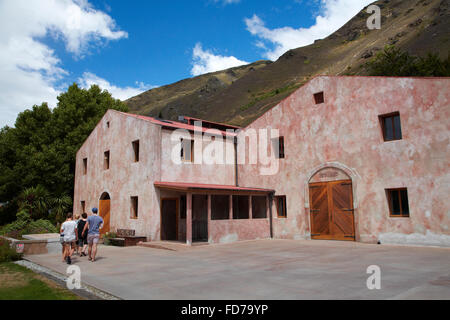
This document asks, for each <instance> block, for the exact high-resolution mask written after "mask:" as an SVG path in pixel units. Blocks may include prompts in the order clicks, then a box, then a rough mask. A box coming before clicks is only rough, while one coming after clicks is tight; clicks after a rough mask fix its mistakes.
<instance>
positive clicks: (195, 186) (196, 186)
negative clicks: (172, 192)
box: [153, 181, 275, 193]
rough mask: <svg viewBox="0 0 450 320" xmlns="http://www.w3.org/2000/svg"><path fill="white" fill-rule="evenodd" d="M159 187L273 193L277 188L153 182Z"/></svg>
mask: <svg viewBox="0 0 450 320" xmlns="http://www.w3.org/2000/svg"><path fill="white" fill-rule="evenodd" d="M153 184H154V186H155V187H158V188H169V189H170V188H172V189H175V188H177V189H196V190H222V191H247V192H260V193H272V192H275V190H272V189H262V188H249V187H236V186H229V185H220V184H202V183H186V182H161V181H156V182H154V183H153Z"/></svg>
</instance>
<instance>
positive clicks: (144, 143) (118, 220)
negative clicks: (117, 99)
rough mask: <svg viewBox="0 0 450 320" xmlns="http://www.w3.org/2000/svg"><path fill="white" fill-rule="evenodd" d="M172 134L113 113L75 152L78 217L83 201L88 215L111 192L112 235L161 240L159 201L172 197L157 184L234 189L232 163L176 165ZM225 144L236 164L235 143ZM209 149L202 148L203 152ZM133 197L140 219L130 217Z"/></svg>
mask: <svg viewBox="0 0 450 320" xmlns="http://www.w3.org/2000/svg"><path fill="white" fill-rule="evenodd" d="M108 122H109V125H110V127H109V128H108V126H107V123H108ZM172 133H173V130H169V129H164V128H162V127H161V126H159V125H155V124H152V123H151V122H149V121H146V120H143V119H139V118H136V117H130V116H127V115H126V114H124V113H120V112H116V111H113V110H109V111H108V112H107V113H106V114H105V116H104V117H103V118H102V120H101V121H100V122H99V123H98V125H97V126H96V128H95V129H94V130H93V132H92V133H91V135H90V136H89V137H88V139H87V140H86V141H85V143H84V144H83V146H82V147H81V148H80V150H79V151H78V152H77V159H76V173H75V193H74V208H73V210H74V212H75V213H81V211H82V208H81V201H85V203H86V212H87V213H89V214H90V213H91V209H92V208H93V207H96V208H98V207H99V199H100V197H101V195H102V194H103V193H104V192H107V193H108V194H109V196H110V198H111V210H110V214H111V221H110V223H111V227H110V230H111V231H113V230H116V229H117V228H120V229H134V230H136V235H144V236H147V237H148V238H149V239H150V240H159V239H160V219H161V218H160V212H161V208H160V206H161V203H160V198H162V197H166V196H167V195H168V194H170V192H169V193H168V192H167V191H160V190H158V189H157V188H155V187H154V185H153V183H154V182H155V181H168V182H193V183H213V184H223V185H233V184H234V182H235V166H234V164H222V165H215V164H211V165H207V164H196V163H188V162H183V163H181V164H176V163H174V162H173V161H172V158H171V154H172V152H173V148H174V147H175V145H176V142H174V141H172V140H171V135H172ZM192 137H193V135H192ZM135 140H139V148H140V151H139V162H134V161H133V159H134V151H133V148H132V142H133V141H135ZM224 143H226V144H228V145H229V146H230V148H228V149H229V150H231V151H232V152H231V153H230V155H229V156H230V157H231V159H233V161H234V145H233V142H232V141H225V140H224ZM207 146H208V144H207V143H204V144H203V146H202V149H203V150H204V149H206V148H207ZM108 150H109V151H110V169H109V170H104V169H103V157H104V152H105V151H108ZM224 150H225V147H224ZM178 154H179V153H178ZM84 158H87V159H88V170H87V175H84V174H83V159H84ZM131 196H137V197H138V199H139V200H138V201H139V204H138V206H139V209H138V211H139V215H138V219H131V218H130V216H131V212H130V209H131V199H130V197H131ZM179 229H180V230H179V233H180V236H182V237H185V232H186V231H185V226H181V225H180V227H179Z"/></svg>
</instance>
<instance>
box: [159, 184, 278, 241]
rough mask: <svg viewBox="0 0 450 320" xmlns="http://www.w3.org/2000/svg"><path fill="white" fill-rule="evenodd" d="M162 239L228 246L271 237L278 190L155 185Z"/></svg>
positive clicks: (197, 185) (209, 185) (200, 185)
mask: <svg viewBox="0 0 450 320" xmlns="http://www.w3.org/2000/svg"><path fill="white" fill-rule="evenodd" d="M154 186H155V187H156V188H157V189H159V194H160V200H161V201H160V211H161V220H160V223H161V225H160V231H161V234H160V239H161V240H162V241H178V242H185V243H186V244H188V245H192V244H193V243H200V242H207V243H226V242H233V241H239V240H253V239H267V238H270V237H271V225H272V222H271V217H272V212H271V207H272V205H271V201H272V200H271V195H273V194H274V190H270V189H261V188H247V187H236V186H226V185H213V184H196V183H195V184H194V183H180V182H155V183H154Z"/></svg>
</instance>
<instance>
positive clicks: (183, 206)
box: [180, 196, 186, 219]
mask: <svg viewBox="0 0 450 320" xmlns="http://www.w3.org/2000/svg"><path fill="white" fill-rule="evenodd" d="M180 219H186V196H181V197H180Z"/></svg>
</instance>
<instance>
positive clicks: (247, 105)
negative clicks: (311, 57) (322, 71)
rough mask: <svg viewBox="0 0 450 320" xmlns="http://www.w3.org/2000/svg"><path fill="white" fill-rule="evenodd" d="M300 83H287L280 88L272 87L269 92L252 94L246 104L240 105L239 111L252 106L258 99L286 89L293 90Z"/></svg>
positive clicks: (269, 96) (266, 97) (263, 98)
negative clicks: (251, 98)
mask: <svg viewBox="0 0 450 320" xmlns="http://www.w3.org/2000/svg"><path fill="white" fill-rule="evenodd" d="M301 85H302V84H294V85H288V86H285V87H282V88H278V89H274V90H272V91H269V92H261V93H258V94H256V95H255V94H252V97H253V100H252V101H250V102H249V103H247V104H246V105H244V106H242V107H240V110H241V111H245V110H247V109H249V108H251V107H253V106H254V105H255V104H256V103H258V102H259V101H262V100H265V99H268V98H271V97H274V96H276V95H279V94H281V93H285V92H287V91H291V90H295V89H297V88H299V87H300V86H301Z"/></svg>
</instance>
